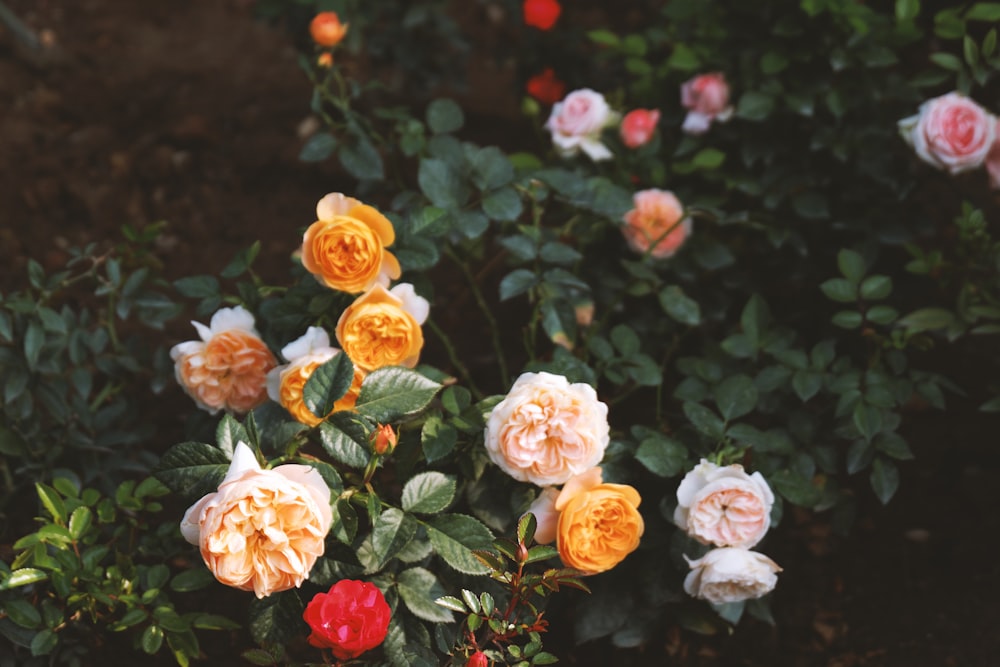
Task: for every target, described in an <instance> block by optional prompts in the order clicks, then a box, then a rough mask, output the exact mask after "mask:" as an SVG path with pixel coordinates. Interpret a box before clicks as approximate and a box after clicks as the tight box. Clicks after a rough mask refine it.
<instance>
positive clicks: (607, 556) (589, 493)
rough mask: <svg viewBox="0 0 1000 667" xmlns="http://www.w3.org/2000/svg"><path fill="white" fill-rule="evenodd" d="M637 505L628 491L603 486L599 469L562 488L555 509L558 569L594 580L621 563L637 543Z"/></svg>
mask: <svg viewBox="0 0 1000 667" xmlns="http://www.w3.org/2000/svg"><path fill="white" fill-rule="evenodd" d="M640 501H641V498H640V497H639V493H638V492H637V491H636V490H635V489H634V488H632V487H631V486H628V485H626V484H604V483H602V481H601V469H600V468H593V469H591V470H588V471H587V472H585V473H583V474H582V475H577V476H576V477H573V478H572V479H570V480H569V481H568V482H566V485H565V486H564V487H563V490H562V491H561V492H560V493H559V497H558V498H557V499H556V503H555V508H556V510H557V511H558V512H559V524H558V527H557V537H556V547H557V548H558V549H559V558H560V559H561V560H562V562H563V564H564V565H566V566H567V567H573V568H576V569H578V570H582V571H583V572H586V573H587V574H597V573H598V572H605V571H606V570H610V569H611V568H613V567H614V566H615V565H617V564H618V563H620V562H621V561H622V560H624V559H625V557H626V556H628V555H629V554H630V553H632V552H633V551H635V549H636V547H638V546H639V538H640V537H642V532H643V529H644V524H643V521H642V515H641V514H639V510H638V507H639V503H640Z"/></svg>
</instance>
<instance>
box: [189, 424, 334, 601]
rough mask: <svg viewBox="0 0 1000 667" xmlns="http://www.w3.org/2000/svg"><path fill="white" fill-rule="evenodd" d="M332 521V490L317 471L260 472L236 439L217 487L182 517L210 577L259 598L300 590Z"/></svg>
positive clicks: (287, 468) (300, 467) (283, 469)
mask: <svg viewBox="0 0 1000 667" xmlns="http://www.w3.org/2000/svg"><path fill="white" fill-rule="evenodd" d="M332 520H333V515H332V512H331V511H330V488H329V487H328V486H327V485H326V482H324V481H323V478H322V477H321V476H320V474H319V473H318V472H317V471H316V469H315V468H312V467H310V466H306V465H295V464H289V465H281V466H278V467H276V468H273V469H271V470H261V467H260V465H259V464H258V463H257V458H256V456H255V455H254V453H253V452H252V451H251V450H250V448H249V447H248V446H247V445H246V444H244V443H242V442H241V443H239V444H238V445H237V446H236V451H235V452H234V454H233V462H232V464H231V465H230V466H229V472H228V473H226V477H225V479H223V480H222V484H220V485H219V490H218V491H216V492H214V493H209V494H208V495H206V496H204V497H203V498H202V499H201V500H199V501H198V502H196V503H195V504H194V505H192V506H191V507H190V508H188V511H187V512H186V513H185V514H184V519H183V520H182V521H181V534H183V535H184V539H186V540H187V541H188V542H191V543H192V544H197V545H198V549H199V550H200V551H201V557H202V558H203V559H204V561H205V565H207V566H208V569H209V570H210V571H211V572H212V574H214V575H215V578H216V579H218V580H219V581H220V582H222V583H223V584H225V585H227V586H232V587H234V588H238V589H240V590H244V591H253V592H254V594H255V595H256V596H257V597H258V598H263V597H265V596H268V595H270V594H271V593H277V592H278V591H284V590H288V589H289V588H295V587H298V586H301V585H302V582H303V581H305V579H306V578H307V577H308V576H309V571H310V570H311V569H312V566H313V565H314V564H315V563H316V559H317V558H319V557H320V556H322V555H323V540H324V538H325V537H326V533H327V531H328V530H329V529H330V523H331V522H332Z"/></svg>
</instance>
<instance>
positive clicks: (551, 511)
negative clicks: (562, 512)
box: [528, 486, 559, 544]
mask: <svg viewBox="0 0 1000 667" xmlns="http://www.w3.org/2000/svg"><path fill="white" fill-rule="evenodd" d="M558 497H559V489H557V488H555V487H554V486H547V487H545V488H544V489H542V492H541V493H539V494H538V497H537V498H535V499H534V500H533V501H532V503H531V505H530V506H529V507H528V512H529V513H531V514H534V515H535V523H536V527H535V541H536V542H538V543H539V544H548V543H550V542H552V541H553V540H554V539H556V529H557V527H558V526H559V511H558V510H557V509H556V499H557V498H558Z"/></svg>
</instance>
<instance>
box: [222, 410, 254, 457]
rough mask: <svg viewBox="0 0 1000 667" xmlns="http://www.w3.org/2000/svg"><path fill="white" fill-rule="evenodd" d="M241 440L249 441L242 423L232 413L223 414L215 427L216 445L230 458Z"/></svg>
mask: <svg viewBox="0 0 1000 667" xmlns="http://www.w3.org/2000/svg"><path fill="white" fill-rule="evenodd" d="M241 442H244V443H249V442H250V438H249V437H248V436H247V431H246V429H245V428H243V424H241V423H239V422H238V421H236V419H235V418H234V417H233V416H232V415H229V414H225V415H223V416H222V419H221V420H219V425H218V426H216V427H215V443H216V445H217V446H218V447H219V449H221V450H222V451H223V452H225V453H226V454H227V455H228V456H229V457H230V458H232V456H233V453H234V452H235V451H236V445H238V444H239V443H241Z"/></svg>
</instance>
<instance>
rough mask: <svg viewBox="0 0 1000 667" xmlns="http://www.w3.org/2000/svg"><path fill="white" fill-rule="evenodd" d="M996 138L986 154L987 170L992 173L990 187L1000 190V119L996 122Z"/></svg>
mask: <svg viewBox="0 0 1000 667" xmlns="http://www.w3.org/2000/svg"><path fill="white" fill-rule="evenodd" d="M995 134H996V139H994V140H993V148H991V149H990V152H989V154H987V156H986V172H987V173H988V174H989V175H990V187H991V188H993V189H994V190H1000V120H997V123H996V132H995Z"/></svg>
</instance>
